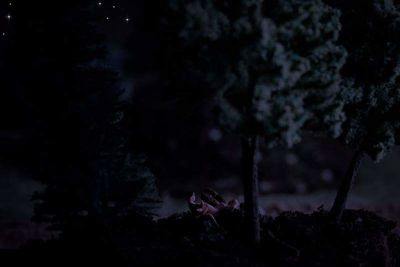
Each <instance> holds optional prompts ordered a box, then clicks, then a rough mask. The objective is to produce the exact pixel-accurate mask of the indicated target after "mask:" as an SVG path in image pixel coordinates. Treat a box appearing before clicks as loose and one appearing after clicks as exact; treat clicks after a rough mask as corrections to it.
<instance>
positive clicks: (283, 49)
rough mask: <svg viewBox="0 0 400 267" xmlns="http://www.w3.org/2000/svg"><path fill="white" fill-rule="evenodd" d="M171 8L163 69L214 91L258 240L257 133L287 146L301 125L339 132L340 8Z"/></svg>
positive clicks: (247, 4) (314, 3) (245, 1)
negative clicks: (233, 142) (238, 146)
mask: <svg viewBox="0 0 400 267" xmlns="http://www.w3.org/2000/svg"><path fill="white" fill-rule="evenodd" d="M169 12H170V13H168V15H167V16H166V17H167V19H166V26H165V28H164V33H165V36H166V37H165V39H164V42H163V44H164V45H165V46H164V48H165V51H166V53H165V54H164V56H165V57H164V59H165V63H166V64H165V66H166V69H165V73H166V76H167V78H168V79H169V80H170V81H172V82H171V84H170V85H171V86H175V87H179V88H183V89H185V88H186V89H187V90H188V89H189V88H190V89H191V90H211V91H213V92H214V93H215V95H216V96H217V98H216V99H217V101H216V102H217V105H218V107H219V118H220V122H221V124H222V125H224V126H225V128H226V129H227V130H230V131H232V132H235V133H237V134H239V135H240V136H241V139H242V151H243V171H244V173H243V185H244V198H245V205H244V207H245V218H246V229H247V231H248V234H249V236H250V238H251V241H253V242H256V243H257V242H259V240H260V225H259V214H258V172H257V165H258V164H257V154H258V146H259V138H260V137H261V138H262V139H263V140H264V141H265V143H266V144H267V145H268V147H271V146H274V145H277V144H283V145H287V146H289V147H290V146H292V145H293V144H295V143H297V142H299V141H300V139H301V131H302V129H305V128H309V129H313V130H322V129H325V128H326V129H328V132H330V133H332V134H333V135H338V134H339V133H340V125H341V123H342V120H343V116H342V113H341V108H342V105H341V104H340V102H338V97H337V96H338V93H339V92H340V90H341V89H340V86H339V85H340V76H339V71H340V69H341V67H342V65H343V64H344V60H345V56H346V52H345V51H344V49H343V48H341V47H339V46H338V45H336V44H335V42H336V40H337V38H338V34H339V30H340V23H339V12H338V11H336V10H335V9H333V8H330V7H329V6H327V5H325V4H323V3H322V2H321V1H319V0H307V1H297V0H289V1H288V0H275V1H261V0H250V1H249V0H236V1H213V0H208V1H207V0H191V1H184V0H176V1H170V3H169Z"/></svg>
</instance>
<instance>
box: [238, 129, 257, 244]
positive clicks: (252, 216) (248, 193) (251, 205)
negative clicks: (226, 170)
mask: <svg viewBox="0 0 400 267" xmlns="http://www.w3.org/2000/svg"><path fill="white" fill-rule="evenodd" d="M257 152H258V137H257V136H253V137H248V138H243V139H242V153H243V188H244V213H245V230H246V231H247V236H248V237H249V239H250V241H251V242H252V243H253V244H257V243H259V242H260V218H259V213H258V168H257V165H258V162H257V159H256V156H257Z"/></svg>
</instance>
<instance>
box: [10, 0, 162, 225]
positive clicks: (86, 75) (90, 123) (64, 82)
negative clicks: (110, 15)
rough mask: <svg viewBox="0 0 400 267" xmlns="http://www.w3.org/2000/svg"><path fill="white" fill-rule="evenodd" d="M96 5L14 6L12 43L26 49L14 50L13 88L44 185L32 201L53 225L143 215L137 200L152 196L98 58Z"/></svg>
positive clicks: (110, 74)
mask: <svg viewBox="0 0 400 267" xmlns="http://www.w3.org/2000/svg"><path fill="white" fill-rule="evenodd" d="M95 5H96V3H93V2H92V1H66V0H65V1H57V2H51V3H50V2H48V1H35V2H24V3H19V5H18V7H17V8H16V10H17V11H18V14H17V15H16V18H17V20H16V32H17V33H18V34H17V35H16V42H17V43H18V44H29V45H26V46H25V47H24V49H19V48H20V46H16V47H15V48H14V51H13V55H14V57H15V60H16V65H17V66H18V68H17V70H18V75H19V77H20V79H19V81H18V86H17V90H18V94H19V95H21V96H22V98H24V99H25V101H26V103H29V105H27V106H26V107H25V109H26V110H25V113H29V117H30V118H31V120H30V121H29V122H25V123H26V124H27V127H29V128H31V129H32V132H33V133H34V134H33V135H32V136H31V137H30V140H31V141H30V142H31V144H33V146H34V155H35V156H36V158H35V162H34V163H33V165H34V167H35V168H34V173H35V178H36V179H38V180H39V181H41V182H42V183H43V184H44V185H45V186H46V187H45V190H44V191H43V192H40V193H39V194H37V195H36V196H35V200H36V207H35V208H36V209H35V215H36V218H37V219H38V220H44V221H48V222H51V223H52V224H54V225H55V226H59V227H63V226H64V225H65V224H66V223H68V222H69V221H71V220H74V219H76V218H82V217H88V218H89V217H90V218H94V220H106V219H107V216H108V213H109V211H110V209H111V208H112V209H114V210H116V211H115V212H114V213H115V214H117V215H124V214H126V213H128V212H136V211H138V212H139V210H140V212H141V213H145V212H147V211H148V210H147V207H144V206H143V205H142V203H138V202H139V201H144V200H146V201H147V199H148V198H151V197H153V196H154V194H153V193H155V191H154V190H153V189H154V188H150V187H151V186H153V185H154V177H153V176H152V175H151V173H150V172H149V170H148V169H147V168H146V166H145V164H144V162H143V160H141V159H137V158H135V157H132V156H131V154H132V152H131V149H130V147H129V131H127V129H126V128H124V127H125V126H123V125H124V122H123V121H124V119H123V116H124V115H123V114H125V113H126V111H125V110H126V108H125V107H124V105H123V104H122V102H121V91H120V90H119V89H117V87H116V79H117V78H118V77H117V74H116V73H115V71H114V70H113V69H111V68H109V67H108V66H107V65H105V63H104V62H105V61H104V60H103V59H104V56H105V54H106V51H105V49H104V47H103V46H104V42H103V38H102V36H101V34H100V33H99V32H98V31H97V29H96V16H95V14H94V13H93V10H94V9H93V6H95ZM91 7H92V8H91ZM48 10H52V11H51V12H48ZM133 176H135V177H133ZM123 185H124V188H125V189H126V190H132V191H130V193H131V194H128V192H126V194H125V195H124V198H125V199H124V201H125V202H122V200H120V199H116V197H115V195H118V193H119V192H118V190H120V189H121V188H122V187H123ZM115 190H117V192H115ZM147 193H148V194H147ZM143 194H144V195H146V196H147V197H146V199H144V198H143ZM145 210H146V211H145ZM142 211H143V212H142Z"/></svg>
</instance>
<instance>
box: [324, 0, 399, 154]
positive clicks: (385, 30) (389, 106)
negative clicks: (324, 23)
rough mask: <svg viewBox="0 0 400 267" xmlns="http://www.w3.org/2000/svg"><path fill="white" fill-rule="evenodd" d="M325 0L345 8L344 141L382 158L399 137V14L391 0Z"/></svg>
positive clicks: (342, 40) (343, 30) (343, 31)
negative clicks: (346, 57) (346, 56)
mask: <svg viewBox="0 0 400 267" xmlns="http://www.w3.org/2000/svg"><path fill="white" fill-rule="evenodd" d="M327 2H328V3H329V4H332V5H333V6H335V7H337V8H339V9H340V10H341V11H342V25H343V29H342V32H341V35H340V40H339V41H340V43H341V44H342V45H343V46H344V47H345V48H346V49H347V51H348V53H349V56H348V59H347V62H346V64H345V66H344V68H343V71H342V75H343V78H344V80H345V82H344V83H343V87H344V90H343V96H342V99H343V101H344V102H346V109H345V112H346V117H347V121H346V123H345V124H344V130H345V131H344V133H343V135H342V140H343V141H344V142H345V143H346V144H348V145H350V146H352V147H354V148H355V149H357V150H361V151H363V152H366V153H367V154H368V155H369V156H370V157H371V158H372V159H373V160H375V161H380V160H381V159H382V158H383V157H384V156H385V155H386V154H387V152H388V151H389V150H390V149H391V148H392V147H393V146H394V145H395V144H396V143H397V144H398V143H399V141H400V139H399V134H400V121H399V119H398V118H399V117H398V114H399V111H400V88H399V77H400V76H399V74H400V64H399V63H400V56H399V55H400V13H399V12H398V10H396V8H395V7H394V6H393V4H392V1H383V0H366V1H364V0H357V1H346V0H328V1H327Z"/></svg>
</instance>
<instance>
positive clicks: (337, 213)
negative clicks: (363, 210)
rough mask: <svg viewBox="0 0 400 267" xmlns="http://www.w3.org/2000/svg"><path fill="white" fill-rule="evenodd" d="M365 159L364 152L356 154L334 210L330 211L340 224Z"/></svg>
mask: <svg viewBox="0 0 400 267" xmlns="http://www.w3.org/2000/svg"><path fill="white" fill-rule="evenodd" d="M363 157H364V152H362V151H361V150H359V151H357V152H356V153H355V154H354V156H353V159H352V160H351V163H350V166H349V167H348V169H347V171H346V174H345V177H344V179H343V181H342V182H341V184H340V187H339V190H338V192H337V195H336V198H335V202H334V203H333V206H332V209H331V211H330V214H331V216H332V218H333V219H334V220H335V221H336V222H340V221H341V219H342V215H343V211H344V209H345V208H346V202H347V197H348V195H349V192H350V190H351V188H352V186H353V184H354V180H355V178H356V177H357V174H358V171H359V169H360V165H361V162H362V159H363Z"/></svg>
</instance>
